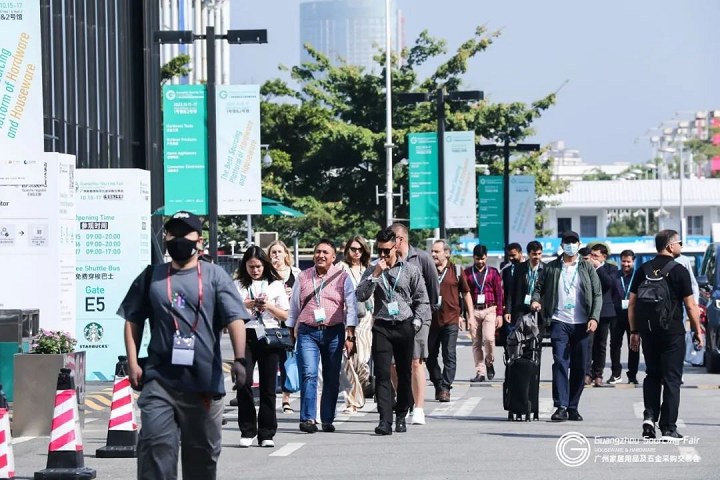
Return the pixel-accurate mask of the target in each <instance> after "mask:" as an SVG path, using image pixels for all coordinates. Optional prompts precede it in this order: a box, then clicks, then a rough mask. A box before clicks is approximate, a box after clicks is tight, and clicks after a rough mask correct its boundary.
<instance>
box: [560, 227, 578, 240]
mask: <svg viewBox="0 0 720 480" xmlns="http://www.w3.org/2000/svg"><path fill="white" fill-rule="evenodd" d="M560 239H561V240H562V243H579V242H580V235H578V234H577V232H573V231H572V230H568V231H566V232H563V234H562V235H561V237H560Z"/></svg>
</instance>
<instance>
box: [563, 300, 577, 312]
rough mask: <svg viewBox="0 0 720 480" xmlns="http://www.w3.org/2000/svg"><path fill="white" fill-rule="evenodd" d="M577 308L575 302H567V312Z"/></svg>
mask: <svg viewBox="0 0 720 480" xmlns="http://www.w3.org/2000/svg"><path fill="white" fill-rule="evenodd" d="M574 308H575V302H573V301H572V300H568V301H566V302H565V310H572V309H574Z"/></svg>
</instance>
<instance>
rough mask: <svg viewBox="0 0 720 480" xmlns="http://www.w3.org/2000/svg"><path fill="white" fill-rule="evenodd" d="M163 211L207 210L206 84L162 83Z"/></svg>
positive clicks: (203, 212)
mask: <svg viewBox="0 0 720 480" xmlns="http://www.w3.org/2000/svg"><path fill="white" fill-rule="evenodd" d="M163 158H164V160H165V167H164V168H165V183H164V185H165V212H166V213H167V214H168V215H171V214H172V213H173V212H176V211H178V210H187V211H189V212H192V213H195V214H196V215H206V214H207V213H208V175H207V174H208V155H207V92H206V89H205V85H165V86H163Z"/></svg>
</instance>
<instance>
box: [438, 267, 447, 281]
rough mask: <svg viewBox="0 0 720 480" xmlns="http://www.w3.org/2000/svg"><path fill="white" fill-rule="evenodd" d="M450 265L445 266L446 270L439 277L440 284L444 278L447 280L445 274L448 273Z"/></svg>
mask: <svg viewBox="0 0 720 480" xmlns="http://www.w3.org/2000/svg"><path fill="white" fill-rule="evenodd" d="M447 272H448V267H447V266H446V267H445V270H443V274H442V276H441V277H439V278H438V285H442V282H443V280H445V275H447Z"/></svg>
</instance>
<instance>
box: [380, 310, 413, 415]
mask: <svg viewBox="0 0 720 480" xmlns="http://www.w3.org/2000/svg"><path fill="white" fill-rule="evenodd" d="M414 346H415V329H414V328H413V324H412V321H411V320H410V319H408V320H405V321H403V322H397V323H396V324H395V325H393V324H392V323H391V322H388V321H385V320H381V319H376V320H375V324H374V325H373V328H372V356H373V362H374V363H375V394H376V395H377V401H378V413H380V420H382V421H385V422H388V423H392V421H393V396H392V385H391V383H390V367H391V366H392V362H393V358H394V359H395V369H396V371H397V376H398V386H397V402H396V404H395V414H396V416H397V418H398V419H400V418H405V417H406V416H407V413H408V410H409V409H410V406H411V405H413V404H414V403H415V402H414V400H413V394H412V376H411V372H412V357H413V347H414Z"/></svg>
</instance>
